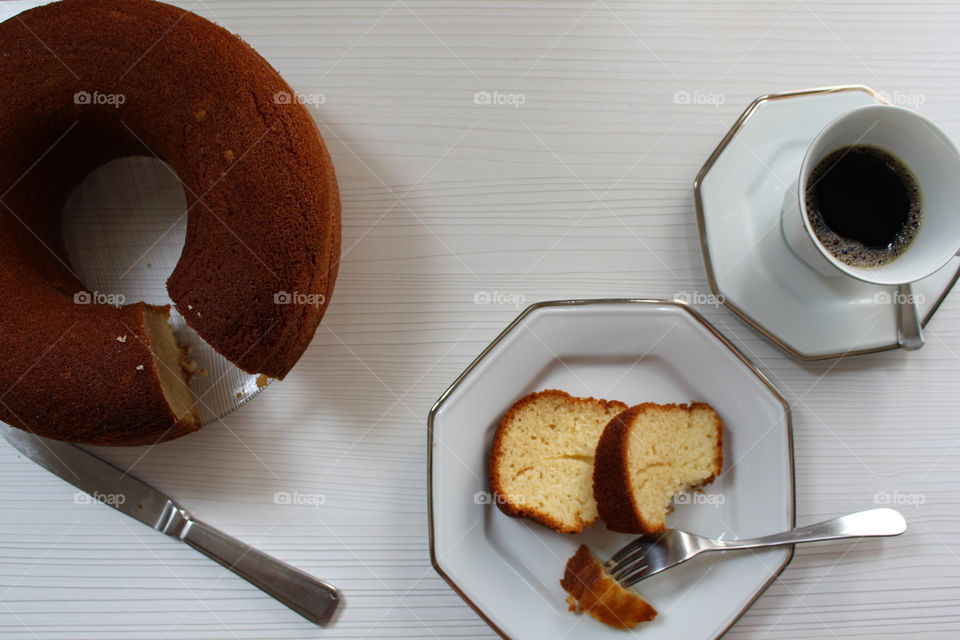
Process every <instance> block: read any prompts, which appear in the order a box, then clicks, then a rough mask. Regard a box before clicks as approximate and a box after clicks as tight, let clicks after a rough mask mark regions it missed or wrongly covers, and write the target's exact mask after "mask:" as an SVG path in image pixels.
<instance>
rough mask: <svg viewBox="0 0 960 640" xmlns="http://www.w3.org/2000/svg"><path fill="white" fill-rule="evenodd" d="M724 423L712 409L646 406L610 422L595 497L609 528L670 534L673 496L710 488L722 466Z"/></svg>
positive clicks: (597, 469) (599, 452)
mask: <svg viewBox="0 0 960 640" xmlns="http://www.w3.org/2000/svg"><path fill="white" fill-rule="evenodd" d="M722 432H723V424H722V423H721V422H720V417H719V416H718V415H717V413H716V411H714V410H713V409H712V408H711V407H710V405H708V404H703V403H700V402H694V403H691V404H689V405H677V404H668V405H659V404H654V403H649V402H648V403H644V404H640V405H637V406H635V407H631V408H630V409H628V410H626V411H624V412H623V413H621V414H619V415H618V416H616V417H615V418H614V419H613V420H611V421H610V424H608V425H607V427H606V428H605V429H604V431H603V435H602V436H601V437H600V442H599V444H598V445H597V452H596V466H595V468H594V472H593V494H594V497H595V498H596V501H597V508H598V510H599V513H600V517H601V518H602V519H603V521H604V522H605V523H606V525H607V528H609V529H612V530H613V531H622V532H624V533H654V532H658V531H663V530H664V529H666V515H667V510H668V509H669V507H670V502H671V500H672V499H673V496H674V495H675V494H676V493H677V492H679V491H683V490H685V489H692V488H695V487H700V486H703V485H706V484H709V483H710V482H712V481H713V479H714V478H715V477H716V476H717V475H718V474H719V473H720V468H721V467H722V465H723V446H722V439H723V438H722Z"/></svg>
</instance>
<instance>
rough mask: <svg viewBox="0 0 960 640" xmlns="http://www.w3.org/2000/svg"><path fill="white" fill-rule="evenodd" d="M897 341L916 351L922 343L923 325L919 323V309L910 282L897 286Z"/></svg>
mask: <svg viewBox="0 0 960 640" xmlns="http://www.w3.org/2000/svg"><path fill="white" fill-rule="evenodd" d="M896 303H897V342H898V343H900V347H901V348H903V349H905V350H907V351H916V350H917V349H919V348H920V347H922V346H923V344H924V339H923V325H921V324H920V310H919V309H917V301H916V299H915V298H914V297H913V287H911V286H910V283H909V282H908V283H906V284H901V285H899V286H898V287H897V300H896Z"/></svg>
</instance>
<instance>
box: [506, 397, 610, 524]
mask: <svg viewBox="0 0 960 640" xmlns="http://www.w3.org/2000/svg"><path fill="white" fill-rule="evenodd" d="M626 408H627V405H626V404H624V403H622V402H617V401H608V400H597V399H595V398H578V397H575V396H571V395H570V394H568V393H565V392H563V391H558V390H554V389H550V390H546V391H539V392H535V393H531V394H529V395H526V396H524V397H523V398H520V400H518V401H517V402H516V403H515V404H514V405H513V406H512V407H510V409H509V410H508V411H507V412H506V414H505V415H504V416H503V419H502V420H501V421H500V424H499V426H498V428H497V432H496V435H495V436H494V441H493V446H492V449H491V452H490V467H489V473H490V487H491V490H492V492H493V496H494V501H495V502H496V504H497V506H498V507H499V508H500V509H501V510H502V511H503V512H504V513H506V514H507V515H510V516H526V517H529V518H532V519H534V520H536V521H537V522H540V523H542V524H545V525H546V526H548V527H551V528H553V529H555V530H556V531H559V532H562V533H579V532H581V531H582V530H583V529H584V527H588V526H591V525H592V524H593V523H594V522H596V520H597V504H596V501H595V500H594V497H593V461H594V453H595V451H596V448H597V442H598V440H599V438H600V434H601V433H602V432H603V429H604V427H605V426H606V424H607V423H608V422H609V421H610V419H611V418H613V417H614V416H615V415H617V414H618V413H619V412H621V411H623V410H624V409H626Z"/></svg>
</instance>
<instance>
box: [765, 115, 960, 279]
mask: <svg viewBox="0 0 960 640" xmlns="http://www.w3.org/2000/svg"><path fill="white" fill-rule="evenodd" d="M858 144H863V145H871V146H874V147H879V148H881V149H884V150H886V151H887V152H888V153H891V154H893V155H894V156H896V157H897V158H899V159H900V161H901V162H903V163H904V164H905V165H906V166H907V167H908V168H909V169H910V171H911V172H912V173H913V175H914V176H915V177H916V179H917V182H918V183H919V185H920V192H921V197H922V216H921V222H920V228H919V229H918V230H917V232H916V235H915V236H914V238H913V241H912V242H911V243H910V244H909V246H907V247H906V248H905V249H904V250H903V252H902V253H901V254H900V255H899V256H897V257H896V258H894V259H893V260H890V261H889V262H886V263H885V264H882V265H879V266H875V267H862V266H853V265H849V264H846V263H844V262H842V261H841V260H839V259H837V258H836V257H835V256H834V255H833V254H832V253H830V250H829V249H827V248H826V247H825V246H824V245H823V243H822V242H820V239H819V238H818V237H817V235H816V233H815V232H814V230H813V227H812V225H811V224H810V220H809V218H808V216H809V212H808V210H807V206H806V198H805V197H804V196H805V193H804V192H805V190H806V185H807V181H808V180H809V179H810V174H811V172H812V171H813V170H814V168H815V167H816V166H817V164H818V163H819V162H820V161H821V160H823V159H824V158H825V157H826V156H828V155H829V154H831V153H832V152H834V151H836V150H837V149H840V148H842V147H846V146H851V145H858ZM780 226H781V229H782V231H783V237H784V238H785V239H786V241H787V244H789V245H790V248H791V249H792V250H793V252H794V253H796V254H797V255H798V256H799V257H800V258H802V259H803V261H804V262H806V263H807V264H808V265H810V267H812V268H813V269H814V270H816V271H817V272H818V273H820V274H822V275H824V276H839V275H847V276H851V277H854V278H857V279H858V280H863V281H865V282H870V283H873V284H883V285H898V284H906V283H910V282H916V281H917V280H922V279H923V278H926V277H927V276H929V275H931V274H933V273H934V272H935V271H937V270H938V269H940V268H941V267H943V266H944V265H945V264H947V262H949V261H950V259H951V258H952V257H953V256H954V255H956V254H957V251H958V250H960V153H958V151H957V148H956V147H955V146H954V144H953V142H951V140H950V139H949V138H948V137H947V136H946V134H944V133H943V131H941V130H940V129H939V128H938V127H937V126H936V125H935V124H933V123H932V122H930V120H928V119H927V118H925V117H923V116H921V115H920V114H918V113H916V112H914V111H911V110H909V109H904V108H902V107H895V106H892V105H885V104H875V105H867V106H863V107H858V108H856V109H853V110H852V111H848V112H847V113H844V114H843V115H841V116H839V117H838V118H836V119H834V120H833V121H832V122H830V123H829V124H828V125H827V126H826V127H824V128H823V130H822V131H820V133H818V134H817V136H816V137H815V138H814V139H813V142H811V143H810V146H809V147H808V148H807V152H806V154H805V155H804V157H803V163H802V164H801V166H800V176H799V178H798V179H797V181H795V182H794V183H793V184H792V185H791V186H790V188H789V189H787V193H786V195H785V196H784V200H783V208H782V211H781V216H780Z"/></svg>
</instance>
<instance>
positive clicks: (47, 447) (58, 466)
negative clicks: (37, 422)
mask: <svg viewBox="0 0 960 640" xmlns="http://www.w3.org/2000/svg"><path fill="white" fill-rule="evenodd" d="M0 435H3V437H4V438H6V439H7V442H9V443H10V444H12V445H13V446H14V447H15V448H16V449H17V450H19V451H20V453H22V454H23V455H25V456H27V457H28V458H30V459H31V460H33V461H34V462H36V463H37V464H39V465H40V466H41V467H44V468H45V469H47V470H48V471H51V472H53V473H54V474H56V475H58V476H60V477H61V478H62V479H64V480H66V481H67V482H69V483H70V484H72V485H74V486H75V487H77V488H78V489H80V490H81V491H84V492H86V493H88V494H90V495H91V496H93V497H94V498H97V497H98V496H103V495H106V496H113V497H114V498H117V497H119V496H123V500H119V499H111V500H104V501H101V500H98V501H99V502H104V503H106V504H109V505H110V506H112V507H114V508H115V509H117V510H118V511H121V512H123V513H125V514H127V515H128V516H130V517H131V518H135V519H137V520H139V521H140V522H142V523H144V524H145V525H147V526H149V527H153V528H154V529H156V530H157V531H160V532H161V533H165V534H167V535H168V536H173V537H174V538H179V539H180V540H183V541H184V542H186V543H187V544H188V545H190V546H191V547H193V548H194V549H196V550H197V551H199V552H200V553H202V554H204V555H205V556H207V557H208V558H211V559H213V560H216V561H217V562H219V563H220V564H221V565H223V566H224V567H226V568H227V569H229V570H230V571H232V572H234V573H235V574H237V575H238V576H240V577H241V578H243V579H244V580H246V581H247V582H249V583H250V584H252V585H253V586H255V587H257V588H258V589H261V590H262V591H264V592H265V593H267V594H268V595H270V596H273V597H274V598H276V599H277V600H279V601H280V602H282V603H283V604H285V605H286V606H288V607H289V608H291V609H293V610H294V611H296V612H297V613H299V614H300V615H302V616H303V617H304V618H306V619H307V620H309V621H311V622H314V623H316V624H325V623H327V622H328V621H329V620H330V618H331V617H332V616H333V613H334V611H336V609H337V605H338V604H339V603H340V599H341V596H340V591H339V590H338V589H337V588H336V587H334V586H332V585H330V584H327V583H326V582H323V581H322V580H318V579H317V578H314V577H313V576H311V575H309V574H307V573H304V572H303V571H300V570H299V569H295V568H294V567H291V566H290V565H288V564H285V563H283V562H280V561H279V560H277V559H276V558H273V557H271V556H268V555H267V554H265V553H262V552H260V551H257V550H256V549H254V548H253V547H251V546H250V545H247V544H244V543H243V542H240V541H239V540H237V539H235V538H231V537H230V536H228V535H227V534H225V533H223V532H221V531H218V530H217V529H214V528H213V527H211V526H210V525H208V524H207V523H205V522H202V521H200V520H197V519H196V518H194V517H193V516H191V515H190V514H189V513H188V512H187V511H186V509H184V508H183V507H181V506H180V505H178V504H177V503H176V502H174V501H173V500H172V499H171V498H169V497H167V496H165V495H164V494H162V493H160V492H159V491H157V490H156V489H154V488H153V487H151V486H149V485H148V484H145V483H144V482H141V481H140V480H138V479H137V478H135V477H133V476H132V475H130V474H128V473H126V472H125V471H123V470H122V469H119V468H117V467H115V466H113V465H112V464H110V463H109V462H106V461H104V460H102V459H100V458H98V457H97V456H95V455H94V454H92V453H90V452H89V451H87V450H85V449H82V448H80V447H78V446H77V445H74V444H69V443H66V442H58V441H56V440H48V439H46V438H41V437H39V436H35V435H33V434H31V433H28V432H26V431H21V430H20V429H15V428H13V427H10V426H8V425H6V424H4V423H2V422H0Z"/></svg>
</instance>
